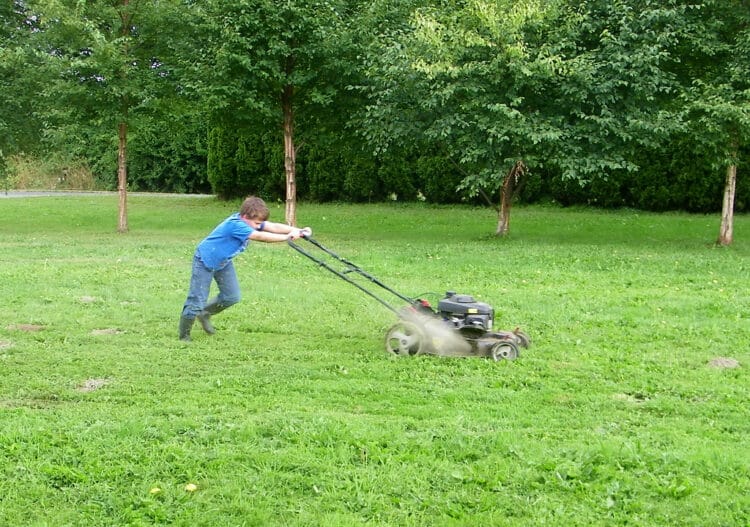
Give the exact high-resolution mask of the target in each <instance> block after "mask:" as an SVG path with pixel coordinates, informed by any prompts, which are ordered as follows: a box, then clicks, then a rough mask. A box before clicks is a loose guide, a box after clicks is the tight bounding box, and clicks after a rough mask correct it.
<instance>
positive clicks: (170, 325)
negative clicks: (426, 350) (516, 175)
mask: <svg viewBox="0 0 750 527" xmlns="http://www.w3.org/2000/svg"><path fill="white" fill-rule="evenodd" d="M237 205H238V203H234V202H232V203H222V202H218V201H216V200H213V199H210V198H209V199H205V198H204V199H196V198H189V197H186V198H164V197H145V196H131V198H130V201H129V213H130V228H131V230H130V232H129V233H128V234H124V235H123V234H117V233H115V225H116V217H117V201H116V198H115V197H111V196H95V197H72V196H66V197H59V198H58V197H55V198H34V199H27V200H21V199H6V200H0V291H2V299H3V302H2V304H1V305H0V320H1V321H2V322H1V323H0V470H2V479H0V525H40V526H41V525H341V526H345V525H346V526H350V525H364V524H370V525H415V526H416V525H425V526H432V525H538V524H552V525H680V526H683V525H696V526H698V525H746V524H747V523H748V522H749V521H750V499H749V498H748V496H750V483H749V482H750V473H749V472H750V454H749V451H748V449H747V448H746V446H745V445H747V444H748V441H749V439H750V425H749V424H748V422H749V421H748V419H747V405H748V401H749V399H750V398H749V395H750V383H749V382H748V375H747V369H748V364H749V363H750V362H749V361H750V356H749V353H748V348H749V346H748V342H750V323H748V322H749V320H750V294H749V293H748V283H749V282H750V281H749V279H750V243H748V241H747V240H748V237H750V220H749V219H748V218H747V217H746V216H740V217H738V218H737V219H736V224H735V237H736V240H737V241H736V242H735V244H734V245H733V246H732V247H729V248H724V249H719V248H716V247H714V246H713V245H712V243H711V242H712V241H713V240H714V239H715V236H716V233H717V232H718V216H717V217H714V216H702V215H686V214H646V213H639V212H635V211H616V212H603V211H597V210H585V209H559V208H554V207H517V208H516V209H514V211H513V218H512V227H511V228H512V234H511V236H510V237H509V238H508V239H496V238H494V237H493V236H492V232H493V231H494V226H495V216H494V212H493V211H491V210H487V209H479V208H472V207H459V206H456V207H429V206H424V205H402V204H383V205H314V204H307V203H302V204H300V207H299V211H298V214H299V222H300V224H302V225H308V224H309V225H311V226H312V227H313V228H314V229H315V237H316V238H317V239H318V240H320V241H321V242H323V243H324V244H326V245H327V246H329V247H331V248H332V249H334V250H335V251H336V252H338V253H339V254H341V255H342V256H345V257H347V258H349V259H350V260H352V261H354V262H355V263H358V264H359V265H361V266H362V267H363V268H365V269H366V270H368V271H370V272H371V273H373V274H374V275H375V276H377V277H379V278H380V279H381V280H382V281H383V282H385V283H386V284H388V285H391V286H393V287H394V288H395V289H397V290H399V291H401V292H403V293H404V294H406V295H408V296H418V295H422V296H427V297H428V298H429V299H430V300H433V301H435V300H437V299H438V298H439V297H440V295H442V294H443V293H444V292H445V291H446V290H449V289H450V290H456V291H459V292H463V293H467V294H472V295H474V296H475V297H476V298H477V299H478V300H481V301H485V302H488V303H490V304H492V305H493V306H494V307H495V309H496V312H497V316H496V327H497V328H500V329H513V328H514V327H516V326H520V327H521V328H522V329H524V330H525V331H526V332H528V333H529V335H530V336H531V337H532V339H533V345H532V348H531V349H529V350H527V351H523V352H522V356H521V358H520V359H518V360H517V361H514V362H493V361H491V360H488V359H482V358H471V359H456V358H452V359H451V358H439V357H429V356H421V357H414V358H396V357H389V356H386V355H385V353H384V351H383V338H384V334H385V332H386V330H387V329H388V327H389V326H390V324H392V323H393V322H394V321H395V320H394V316H393V314H391V313H390V312H389V311H388V310H386V309H385V308H383V306H381V305H380V304H378V303H377V302H375V301H374V300H372V299H370V298H368V297H367V296H365V295H363V294H362V293H360V292H359V291H357V290H356V289H355V288H353V287H352V286H351V285H349V284H347V283H345V282H343V281H342V280H340V279H338V278H336V277H335V276H334V275H332V274H330V273H328V272H326V271H325V270H324V269H321V268H319V267H318V266H316V265H315V264H313V263H312V262H310V261H309V260H307V259H305V258H304V257H302V256H301V255H299V254H297V253H296V252H295V251H293V250H292V249H290V248H289V247H287V246H286V245H285V244H280V245H264V244H255V243H254V244H252V245H251V246H250V247H249V249H248V250H247V252H245V253H244V254H242V255H241V256H239V257H238V259H237V261H236V265H237V269H238V273H239V275H240V280H241V283H242V287H243V293H244V298H243V301H242V303H240V304H239V305H237V306H235V307H233V308H232V309H230V310H228V311H226V312H225V313H222V314H221V315H220V316H217V317H216V319H215V323H216V326H217V329H218V333H217V335H215V336H213V337H208V336H206V335H204V334H203V333H202V332H201V331H200V329H199V328H198V327H196V328H195V330H194V334H195V338H194V341H193V342H192V343H190V344H185V343H182V342H179V341H178V340H177V338H176V332H177V327H176V326H177V319H178V317H179V313H180V309H181V306H182V302H183V301H184V296H185V293H186V288H187V285H188V284H187V282H188V280H189V272H190V259H191V257H192V253H193V250H194V247H195V244H196V243H197V242H198V241H199V240H200V239H201V238H202V237H203V236H205V235H206V234H207V233H208V232H209V231H210V230H211V229H212V228H213V227H214V226H215V225H216V224H217V223H218V222H219V221H220V220H222V219H223V218H224V217H225V216H226V215H227V214H229V213H230V212H232V211H233V210H235V209H236V207H237ZM272 219H278V220H282V219H283V207H282V206H281V205H278V204H274V205H273V206H272ZM189 485H193V486H189Z"/></svg>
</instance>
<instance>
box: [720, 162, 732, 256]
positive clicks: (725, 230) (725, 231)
mask: <svg viewBox="0 0 750 527" xmlns="http://www.w3.org/2000/svg"><path fill="white" fill-rule="evenodd" d="M736 188H737V165H729V166H728V167H727V179H726V182H725V184H724V200H723V202H722V206H721V227H720V228H719V238H718V239H717V240H716V243H717V244H719V245H731V244H732V238H733V235H732V229H733V227H734V194H735V190H736Z"/></svg>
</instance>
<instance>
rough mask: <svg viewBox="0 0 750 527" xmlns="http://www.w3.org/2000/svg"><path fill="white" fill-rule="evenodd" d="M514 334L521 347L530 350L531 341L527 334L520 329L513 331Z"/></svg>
mask: <svg viewBox="0 0 750 527" xmlns="http://www.w3.org/2000/svg"><path fill="white" fill-rule="evenodd" d="M513 334H514V335H515V336H516V338H517V340H518V341H519V342H518V345H519V346H521V347H523V348H528V347H529V346H530V345H531V339H530V338H529V336H528V335H527V334H526V333H525V332H523V331H521V330H520V329H515V330H514V331H513Z"/></svg>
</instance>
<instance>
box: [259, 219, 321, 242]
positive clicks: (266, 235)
mask: <svg viewBox="0 0 750 527" xmlns="http://www.w3.org/2000/svg"><path fill="white" fill-rule="evenodd" d="M303 235H304V236H312V229H310V227H305V228H304V229H298V228H296V227H292V226H290V225H286V224H284V223H272V222H270V221H266V222H264V223H263V230H262V231H261V230H254V231H253V232H252V233H251V234H250V239H251V240H253V241H258V242H284V241H287V240H296V239H297V238H299V237H301V236H303Z"/></svg>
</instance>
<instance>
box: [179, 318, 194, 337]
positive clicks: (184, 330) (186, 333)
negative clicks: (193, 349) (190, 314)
mask: <svg viewBox="0 0 750 527" xmlns="http://www.w3.org/2000/svg"><path fill="white" fill-rule="evenodd" d="M193 322H195V319H194V318H187V317H180V340H183V341H185V342H190V330H191V329H192V328H193Z"/></svg>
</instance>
